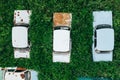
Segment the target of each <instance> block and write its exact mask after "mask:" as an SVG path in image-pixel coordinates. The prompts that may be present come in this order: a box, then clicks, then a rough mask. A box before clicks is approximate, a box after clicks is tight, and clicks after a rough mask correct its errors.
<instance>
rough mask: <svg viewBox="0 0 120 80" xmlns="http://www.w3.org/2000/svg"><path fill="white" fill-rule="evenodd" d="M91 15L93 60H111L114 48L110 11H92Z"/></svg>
mask: <svg viewBox="0 0 120 80" xmlns="http://www.w3.org/2000/svg"><path fill="white" fill-rule="evenodd" d="M93 17H94V22H93V45H92V53H93V61H112V59H113V50H114V29H113V27H112V12H111V11H94V12H93Z"/></svg>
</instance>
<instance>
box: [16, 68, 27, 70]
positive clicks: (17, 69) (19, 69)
mask: <svg viewBox="0 0 120 80" xmlns="http://www.w3.org/2000/svg"><path fill="white" fill-rule="evenodd" d="M16 70H26V69H25V68H21V67H18V68H17V69H16Z"/></svg>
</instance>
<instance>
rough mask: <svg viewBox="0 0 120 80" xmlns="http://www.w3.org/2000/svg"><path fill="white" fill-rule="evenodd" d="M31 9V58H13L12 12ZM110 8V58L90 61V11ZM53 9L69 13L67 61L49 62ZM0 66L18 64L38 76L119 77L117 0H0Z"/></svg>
mask: <svg viewBox="0 0 120 80" xmlns="http://www.w3.org/2000/svg"><path fill="white" fill-rule="evenodd" d="M18 9H30V10H32V16H31V23H30V32H29V37H30V40H31V43H32V47H31V59H14V56H13V48H12V43H11V29H12V27H13V25H14V24H13V13H14V10H18ZM96 10H111V11H112V12H113V27H114V29H115V49H114V56H113V57H114V60H113V61H112V62H98V63H94V62H93V61H92V51H91V50H92V48H91V47H92V30H93V28H92V21H93V16H92V12H93V11H96ZM54 12H70V13H72V17H73V19H72V32H71V38H72V53H71V62H70V63H69V64H65V63H53V62H52V30H53V29H52V26H53V21H52V17H53V13H54ZM0 66H1V67H11V66H13V67H14V66H19V67H25V68H29V69H34V70H37V71H38V72H39V80H77V78H78V77H81V76H86V77H101V76H102V77H109V78H112V79H113V80H119V79H120V0H76V1H72V0H51V1H48V0H0Z"/></svg>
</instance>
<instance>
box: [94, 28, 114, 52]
mask: <svg viewBox="0 0 120 80" xmlns="http://www.w3.org/2000/svg"><path fill="white" fill-rule="evenodd" d="M96 32H97V33H96V34H97V38H96V39H97V46H96V49H97V50H100V51H111V50H113V48H114V30H113V29H112V28H110V29H107V28H104V29H98V30H97V31H96Z"/></svg>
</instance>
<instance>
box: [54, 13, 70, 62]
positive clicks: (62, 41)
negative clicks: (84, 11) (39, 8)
mask: <svg viewBox="0 0 120 80" xmlns="http://www.w3.org/2000/svg"><path fill="white" fill-rule="evenodd" d="M71 20H72V14H71V13H54V15H53V62H65V63H69V62H70V53H71V39H70V31H71Z"/></svg>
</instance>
